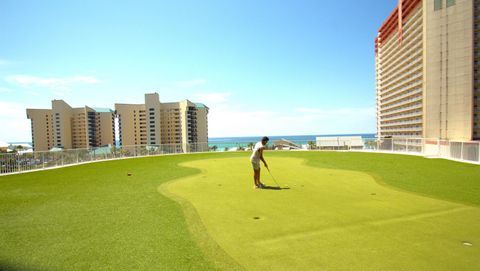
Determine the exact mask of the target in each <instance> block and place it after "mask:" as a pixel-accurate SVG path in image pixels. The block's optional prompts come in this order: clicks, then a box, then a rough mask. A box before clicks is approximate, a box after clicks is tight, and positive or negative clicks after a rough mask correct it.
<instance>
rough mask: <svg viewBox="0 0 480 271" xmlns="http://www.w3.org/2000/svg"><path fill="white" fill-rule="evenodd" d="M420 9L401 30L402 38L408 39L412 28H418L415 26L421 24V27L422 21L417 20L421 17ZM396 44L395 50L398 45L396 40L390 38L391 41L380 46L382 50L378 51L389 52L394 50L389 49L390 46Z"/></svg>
mask: <svg viewBox="0 0 480 271" xmlns="http://www.w3.org/2000/svg"><path fill="white" fill-rule="evenodd" d="M421 10H422V9H419V11H417V13H416V14H414V15H412V16H411V17H410V19H409V20H408V22H407V23H406V24H405V26H404V28H403V31H404V38H408V36H409V35H410V30H411V29H412V28H415V27H419V25H417V24H421V25H420V26H423V24H422V22H423V21H422V20H421V18H419V17H420V16H421V15H422V11H421ZM395 42H396V45H397V48H398V46H400V45H399V43H398V42H397V39H396V38H391V40H389V41H388V42H387V43H386V44H385V45H384V46H382V48H379V49H382V50H389V49H395V48H390V46H392V44H395Z"/></svg>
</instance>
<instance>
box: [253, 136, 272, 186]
mask: <svg viewBox="0 0 480 271" xmlns="http://www.w3.org/2000/svg"><path fill="white" fill-rule="evenodd" d="M269 140H270V139H269V138H268V137H266V136H264V137H263V138H262V141H260V142H257V144H255V147H253V153H252V156H251V157H250V162H252V166H253V181H254V183H255V186H254V188H265V185H264V184H263V183H261V182H260V161H262V162H263V164H264V165H265V167H266V168H267V169H268V165H267V162H265V159H264V158H263V150H265V147H266V146H267V143H268V141H269Z"/></svg>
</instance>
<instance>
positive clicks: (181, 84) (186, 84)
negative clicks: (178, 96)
mask: <svg viewBox="0 0 480 271" xmlns="http://www.w3.org/2000/svg"><path fill="white" fill-rule="evenodd" d="M207 83H208V81H207V80H205V79H193V80H187V81H178V82H174V83H172V85H173V86H174V87H177V88H193V87H198V86H203V85H205V84H207Z"/></svg>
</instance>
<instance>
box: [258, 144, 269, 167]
mask: <svg viewBox="0 0 480 271" xmlns="http://www.w3.org/2000/svg"><path fill="white" fill-rule="evenodd" d="M264 149H265V147H262V148H261V149H259V150H258V152H259V153H260V160H262V162H263V164H264V165H265V167H266V168H268V165H267V162H266V161H265V159H264V158H263V150H264Z"/></svg>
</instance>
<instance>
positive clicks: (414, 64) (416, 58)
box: [378, 49, 423, 87]
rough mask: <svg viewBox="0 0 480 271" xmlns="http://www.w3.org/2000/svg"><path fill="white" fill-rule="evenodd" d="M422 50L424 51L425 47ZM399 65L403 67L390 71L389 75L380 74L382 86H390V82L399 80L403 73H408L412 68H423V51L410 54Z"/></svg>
mask: <svg viewBox="0 0 480 271" xmlns="http://www.w3.org/2000/svg"><path fill="white" fill-rule="evenodd" d="M420 51H423V49H422V50H420ZM397 66H401V68H400V69H397V70H396V71H395V72H394V73H390V74H389V75H388V76H383V75H380V77H379V78H378V79H379V82H380V86H384V87H388V86H389V85H390V84H393V82H394V81H395V80H398V78H399V77H401V75H404V74H407V73H408V72H409V71H411V70H417V69H418V67H419V66H421V67H422V68H423V58H422V54H421V52H419V53H417V54H416V55H413V56H410V57H409V58H407V59H405V60H404V61H403V62H402V63H399V64H398V65H397ZM397 66H396V67H397Z"/></svg>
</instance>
